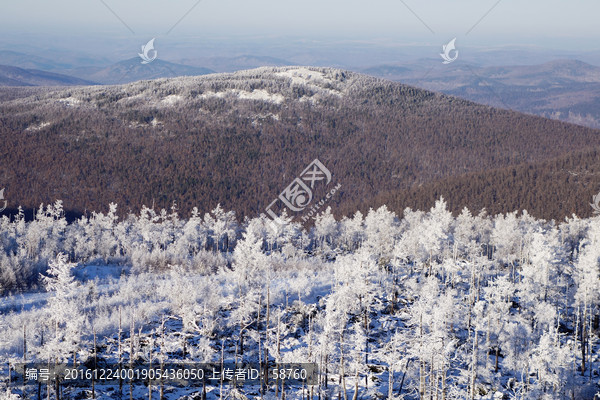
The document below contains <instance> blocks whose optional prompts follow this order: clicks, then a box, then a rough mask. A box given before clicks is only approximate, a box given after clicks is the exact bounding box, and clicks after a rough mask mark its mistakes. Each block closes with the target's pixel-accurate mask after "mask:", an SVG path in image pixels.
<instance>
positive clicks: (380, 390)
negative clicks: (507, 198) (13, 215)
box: [0, 200, 600, 400]
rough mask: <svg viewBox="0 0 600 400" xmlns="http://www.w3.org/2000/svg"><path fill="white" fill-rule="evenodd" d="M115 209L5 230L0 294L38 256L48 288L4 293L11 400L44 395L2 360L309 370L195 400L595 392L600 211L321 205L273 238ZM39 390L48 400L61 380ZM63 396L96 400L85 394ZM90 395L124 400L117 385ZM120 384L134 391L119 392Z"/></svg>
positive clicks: (190, 394)
mask: <svg viewBox="0 0 600 400" xmlns="http://www.w3.org/2000/svg"><path fill="white" fill-rule="evenodd" d="M115 212H116V206H111V211H110V212H109V213H108V214H106V215H104V214H101V213H98V214H93V216H92V217H89V218H85V219H83V220H81V221H78V222H76V223H73V224H71V225H67V224H66V223H64V218H63V217H62V216H61V215H62V212H61V208H60V204H56V205H53V206H48V208H47V209H45V210H43V212H41V213H39V214H38V217H37V218H36V220H35V221H33V222H29V223H24V222H23V221H19V220H17V221H8V220H7V218H3V219H0V224H1V225H2V230H1V231H0V232H1V233H0V243H2V245H3V249H4V253H2V256H1V257H0V266H1V267H2V270H1V272H2V274H1V276H2V279H3V281H2V282H5V281H7V280H8V279H10V278H11V277H13V276H14V279H15V280H17V281H18V280H19V279H25V278H26V277H27V274H25V273H24V272H26V271H23V270H22V268H23V267H22V266H24V265H28V264H27V263H30V265H31V266H32V268H33V267H35V268H37V267H39V265H40V263H41V260H42V258H41V257H42V256H44V255H45V256H46V257H47V261H48V263H49V269H48V270H47V271H44V278H42V279H41V280H40V281H39V282H38V283H39V284H40V285H43V287H45V288H46V290H47V291H44V292H37V293H36V292H31V293H27V294H23V295H19V296H11V297H4V298H1V299H0V315H1V318H0V366H1V367H0V368H2V371H0V374H1V377H2V378H1V379H0V386H2V385H3V386H4V387H6V386H10V387H9V390H10V391H11V392H12V393H13V394H15V395H25V396H27V397H29V398H31V397H32V396H34V397H35V396H37V386H35V385H34V386H31V385H30V386H26V387H25V392H23V390H24V389H23V386H22V385H21V384H19V383H18V382H15V381H14V379H15V378H16V372H14V371H13V373H12V374H11V378H12V379H13V381H12V383H10V384H9V380H8V365H9V364H11V365H13V366H14V365H16V364H17V363H19V362H22V361H23V360H24V359H26V360H27V361H28V362H44V363H47V362H48V361H51V362H52V363H54V362H67V363H70V364H71V365H72V364H73V362H75V364H76V365H79V366H80V367H82V368H83V365H87V366H88V367H89V366H90V365H92V364H90V363H93V360H94V359H95V360H96V363H98V364H99V365H102V366H104V367H107V366H108V367H111V366H112V367H114V366H117V365H118V364H119V362H120V361H121V362H122V363H124V364H125V365H129V362H132V363H138V364H140V363H141V364H143V365H145V364H144V363H149V362H150V361H152V365H153V366H155V367H156V366H157V365H160V364H159V361H160V360H163V361H164V362H166V363H171V362H194V363H198V362H213V363H217V364H218V365H220V363H221V362H233V363H239V364H240V365H243V364H245V363H260V364H262V365H263V368H264V366H265V360H268V363H269V368H270V369H271V370H272V369H273V366H274V365H276V364H277V363H312V364H314V365H315V366H316V367H317V368H318V370H319V373H318V380H317V382H316V383H315V384H314V385H308V386H304V387H303V386H302V385H296V386H294V385H289V384H288V385H285V384H284V385H283V389H282V385H281V383H280V384H277V382H270V383H269V384H268V385H267V386H263V388H262V391H261V387H260V386H258V385H255V386H247V385H246V386H243V387H237V388H234V387H232V386H231V385H229V384H225V385H224V386H223V387H221V386H220V384H209V385H208V386H207V388H206V398H207V399H217V398H219V399H221V400H223V399H226V398H238V399H244V398H261V397H262V398H269V399H283V398H287V399H303V400H304V399H308V398H311V399H316V398H320V399H323V400H324V399H333V398H338V399H342V398H343V399H350V398H352V399H353V400H357V399H383V398H389V399H436V400H439V399H470V398H473V399H490V400H491V399H495V400H498V399H501V398H502V399H589V400H591V399H593V397H594V394H595V393H596V392H598V391H599V386H598V384H599V380H600V377H599V371H600V369H599V366H600V358H599V350H600V340H599V332H600V331H599V327H598V321H599V317H600V308H599V298H600V217H595V218H590V219H586V220H581V219H578V218H572V219H569V220H567V221H565V222H563V223H560V224H555V223H553V222H552V223H548V222H546V221H539V220H536V219H534V218H532V217H530V216H529V215H527V214H526V213H523V214H521V215H517V214H516V213H510V214H507V215H498V216H494V217H490V216H486V215H485V214H480V215H472V214H471V213H470V212H468V211H464V212H463V213H461V215H460V216H458V217H453V216H452V215H451V214H450V213H449V212H448V211H447V209H446V206H445V203H444V202H443V201H441V200H440V201H438V202H437V203H436V205H435V206H434V207H433V208H432V209H431V210H430V211H428V212H422V211H411V210H407V211H406V212H405V215H404V218H403V219H398V218H397V217H396V216H395V215H394V214H393V213H391V212H389V211H388V210H387V209H386V208H385V207H381V208H379V209H378V210H371V211H370V212H369V213H368V214H367V215H365V216H363V215H362V214H360V213H357V214H356V215H354V216H353V217H351V218H343V219H341V220H335V219H334V218H333V216H332V215H331V213H330V211H329V210H326V211H325V212H324V213H323V214H321V215H320V216H319V217H318V218H317V220H316V223H315V227H314V229H312V230H310V231H307V230H306V229H304V228H303V227H302V226H301V225H300V224H298V223H293V222H291V219H288V220H287V222H284V223H283V225H282V226H281V227H280V228H281V229H280V230H279V231H278V232H274V231H272V230H270V226H271V225H270V223H269V222H270V221H269V220H268V219H267V218H265V217H264V216H261V217H257V218H254V219H250V220H247V221H245V223H244V224H239V223H238V222H237V221H236V220H235V216H234V214H233V213H231V212H226V211H224V210H222V209H221V208H220V207H217V208H216V209H215V210H212V211H211V212H210V213H206V214H205V215H204V216H203V217H201V216H200V215H199V213H195V214H194V215H193V216H192V217H191V218H189V219H181V218H179V216H177V215H175V214H174V213H172V214H168V213H167V212H162V213H156V212H154V211H153V210H149V209H144V210H142V213H141V215H140V216H130V217H129V218H128V219H127V220H124V221H119V220H118V218H117V217H116V214H115ZM28 249H29V250H30V249H37V250H36V251H35V252H31V251H28ZM101 260H103V261H102V262H101ZM123 265H124V267H123ZM14 266H21V267H20V268H21V269H16V268H15V267H14ZM11 268H12V269H11ZM10 272H12V274H11V273H10ZM19 274H20V275H19ZM19 277H22V278H19ZM16 283H19V282H16ZM20 283H22V282H20ZM94 340H95V341H96V342H97V346H96V347H95V348H94V345H93V344H94ZM73 360H75V361H73ZM3 390H5V389H3V388H0V392H2V391H3ZM41 390H42V393H43V394H44V396H48V395H49V396H50V398H55V387H53V386H52V385H50V386H49V387H47V386H46V385H42V386H41ZM60 390H62V398H63V399H79V398H90V397H91V392H90V390H91V387H74V386H72V385H69V384H65V383H63V384H62V385H61V389H60ZM94 390H95V396H96V397H97V398H104V399H112V398H118V397H119V395H118V394H117V392H118V391H119V388H118V385H117V384H115V385H98V386H96V387H95V389H94ZM121 390H122V396H125V397H127V396H129V395H130V392H129V391H130V387H129V385H128V384H127V383H125V384H124V385H123V387H122V389H121ZM160 392H161V385H160V383H159V382H155V384H154V385H153V386H151V387H150V388H149V387H148V386H147V385H145V384H140V383H138V384H134V385H133V386H132V387H131V396H132V398H135V399H144V398H149V396H154V398H159V397H160ZM0 396H2V395H0ZM203 396H204V395H203V388H202V385H199V384H196V385H192V386H186V387H176V386H174V385H173V384H171V383H170V382H164V385H163V398H165V399H184V398H185V399H190V398H194V399H201V398H202V397H203ZM0 398H2V397H0Z"/></svg>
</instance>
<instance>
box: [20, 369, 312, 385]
mask: <svg viewBox="0 0 600 400" xmlns="http://www.w3.org/2000/svg"><path fill="white" fill-rule="evenodd" d="M11 380H12V381H13V383H15V384H25V385H27V384H38V383H42V384H48V383H51V382H55V381H56V380H58V381H59V382H60V383H61V384H66V385H73V386H79V387H87V386H90V385H91V384H92V383H94V384H95V385H114V384H119V383H120V382H121V383H122V382H127V383H129V382H131V383H139V384H146V383H148V382H153V383H156V382H162V383H164V384H172V385H179V386H192V385H196V386H197V385H202V384H204V385H220V384H222V383H226V384H234V385H238V386H242V385H246V384H249V385H253V384H260V382H261V381H263V382H266V384H267V385H268V384H271V383H275V382H281V381H284V382H285V384H286V385H316V384H317V383H318V367H317V364H315V363H293V364H289V363H286V364H274V365H271V366H269V368H268V369H267V368H264V366H263V365H259V364H258V363H250V364H239V363H238V364H235V363H224V364H223V365H221V364H220V363H168V364H163V365H162V366H161V365H160V364H152V365H150V364H141V365H133V366H131V367H130V366H128V365H125V364H123V365H121V366H119V365H109V364H107V365H102V366H97V367H96V368H93V366H92V367H91V368H90V367H88V366H86V365H76V366H73V365H68V364H56V365H48V364H44V363H37V364H34V363H27V364H25V363H19V364H13V365H11Z"/></svg>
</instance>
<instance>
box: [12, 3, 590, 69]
mask: <svg viewBox="0 0 600 400" xmlns="http://www.w3.org/2000/svg"><path fill="white" fill-rule="evenodd" d="M0 1H2V3H0V4H1V6H0V50H3V49H4V50H17V51H22V52H25V53H29V54H37V55H43V56H48V55H49V54H52V55H53V57H54V58H57V57H60V54H61V52H71V53H73V52H79V53H80V54H82V55H83V54H88V55H92V56H93V57H103V58H105V59H106V60H107V62H108V60H112V61H115V60H118V59H123V58H129V57H135V56H136V51H137V49H139V47H140V45H141V44H143V43H146V42H147V41H148V40H149V39H150V38H156V39H157V46H160V56H161V57H163V58H164V59H171V60H184V59H185V58H186V57H188V58H193V57H196V56H197V55H198V54H201V55H211V54H212V55H219V54H223V51H224V50H225V49H228V51H229V52H230V53H233V52H235V51H234V50H235V49H236V46H237V48H238V50H239V51H238V53H240V54H247V53H249V52H254V54H263V55H272V56H276V57H292V59H294V60H297V62H307V63H318V60H319V59H320V58H319V57H320V56H317V57H314V54H312V53H311V54H310V55H311V57H308V56H306V57H305V56H303V54H302V51H307V50H306V49H309V51H311V52H313V53H318V51H319V47H318V46H319V43H323V41H329V42H328V46H329V48H326V47H323V48H322V49H321V51H322V52H323V54H324V57H322V59H323V60H325V61H324V63H327V62H328V61H329V58H327V57H326V56H327V53H328V52H330V49H331V48H335V46H337V44H336V43H337V42H336V41H339V43H341V44H340V47H344V46H345V48H346V49H350V50H353V49H355V50H356V51H363V55H362V58H363V59H367V60H368V59H369V57H371V55H366V53H364V49H365V48H366V47H368V46H369V45H372V44H374V45H376V46H379V49H380V50H377V52H373V53H372V54H374V55H375V56H377V57H379V58H380V59H381V60H382V61H384V60H389V61H394V60H395V59H396V58H399V57H400V54H401V51H400V50H401V49H402V48H403V47H405V48H411V49H412V50H410V51H412V53H411V54H413V55H414V54H417V53H418V52H419V51H420V50H419V46H421V47H425V49H426V51H425V52H424V53H423V54H425V55H427V56H433V57H437V52H438V50H439V48H440V47H441V45H442V44H444V43H447V42H448V41H449V40H450V39H452V38H453V37H457V38H458V42H457V43H459V45H460V46H461V48H466V47H467V46H472V48H478V49H480V51H485V50H486V49H492V48H494V47H496V48H498V47H501V46H511V45H527V46H531V45H535V46H541V47H543V48H545V49H550V50H554V49H556V50H562V51H563V54H558V53H557V55H556V57H563V56H564V51H573V52H576V51H579V52H587V54H588V56H589V57H595V56H594V54H596V53H595V52H593V51H596V50H599V49H600V45H598V38H600V24H598V23H597V20H598V17H599V16H600V1H597V0H568V1H567V0H500V1H498V0H454V1H450V0H372V1H369V2H367V1H358V0H344V1H342V0H304V1H302V2H298V1H289V0H200V1H198V0H172V1H168V2H167V1H164V0H163V1H158V0H143V1H142V0H120V1H119V0H53V1H47V0H19V1H12V2H9V1H7V0H0ZM282 37H285V39H281V38H282ZM232 38H233V39H232ZM287 38H289V40H288V39H287ZM269 40H270V41H271V42H269ZM277 41H279V42H278V43H279V44H277V46H279V47H278V48H275V47H274V46H275V45H265V43H275V42H277ZM299 42H302V43H303V45H302V46H299V47H298V50H297V51H296V53H294V46H296V44H297V43H299ZM223 43H227V45H223ZM313 43H314V45H313ZM348 43H350V44H348ZM254 45H256V46H257V47H254V48H252V46H254ZM258 46H263V47H258ZM265 46H267V47H265ZM268 46H271V47H268ZM311 46H312V47H311ZM361 46H363V47H362V48H361ZM386 46H387V48H389V49H390V54H391V56H388V54H387V53H386ZM411 46H412V47H411ZM232 49H233V50H232ZM398 49H400V50H398ZM415 49H416V50H415ZM481 49H483V50H481ZM287 50H290V51H287ZM344 51H345V50H344ZM394 52H396V53H394ZM192 53H195V54H192ZM65 54H66V53H65ZM394 54H398V56H397V57H396V56H395V55H394ZM405 54H408V53H405ZM462 54H463V55H465V56H466V55H467V52H463V53H462ZM417 56H420V55H419V54H417ZM417 56H415V57H417ZM65 57H66V56H65ZM71 57H72V55H71ZM352 57H353V56H352V55H351V54H348V59H349V60H350V61H348V64H352ZM395 57H396V58H395ZM574 57H579V56H577V55H576V56H574ZM355 58H356V57H355ZM497 58H499V60H497V61H495V62H497V63H500V62H501V61H502V60H501V59H500V57H497ZM304 60H306V61H304ZM373 61H375V60H373ZM517 61H518V60H517ZM343 62H344V60H341V61H340V63H343ZM506 62H513V60H510V61H509V60H507V61H506ZM0 64H2V60H0ZM84 64H85V62H84Z"/></svg>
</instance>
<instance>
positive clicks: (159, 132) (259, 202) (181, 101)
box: [0, 67, 600, 220]
mask: <svg viewBox="0 0 600 400" xmlns="http://www.w3.org/2000/svg"><path fill="white" fill-rule="evenodd" d="M0 98H1V99H3V101H2V102H1V103H0V186H2V187H6V190H5V198H6V199H7V200H8V201H9V208H11V210H9V211H11V212H12V213H13V214H14V213H16V207H17V206H19V205H21V206H23V207H24V208H25V209H26V210H28V211H29V212H30V213H31V210H33V209H34V208H37V207H39V205H40V204H42V203H44V204H48V203H53V202H54V201H55V200H57V199H61V200H63V201H64V207H65V209H66V210H68V211H69V212H74V213H75V214H78V215H81V214H84V213H85V212H86V211H89V210H104V211H107V209H106V207H107V204H109V203H110V202H111V201H115V202H117V203H118V204H119V213H120V214H119V215H120V216H124V215H126V214H127V213H128V212H129V211H133V212H137V211H139V210H140V209H141V207H142V205H146V206H148V207H152V206H153V205H154V206H155V207H156V208H169V207H170V205H171V204H172V203H173V202H174V201H175V202H176V203H177V205H178V207H179V209H180V210H181V212H182V213H183V214H184V215H186V216H189V213H190V211H191V210H192V208H193V207H198V208H199V209H204V210H206V209H212V208H214V207H215V206H216V205H217V204H218V203H220V204H221V205H222V206H223V207H224V208H226V209H232V210H236V212H237V213H238V216H240V217H243V216H250V217H253V216H256V215H258V214H259V213H260V212H264V210H265V208H266V207H267V206H268V204H269V203H270V202H271V201H272V199H273V198H275V197H276V196H277V195H278V194H279V193H280V192H281V191H282V190H283V189H284V188H285V187H286V185H288V184H289V182H290V181H291V180H293V179H294V177H296V176H297V175H298V174H299V173H300V172H301V171H302V170H303V169H304V168H305V167H306V165H308V164H309V163H310V162H311V161H312V160H314V159H315V158H318V159H319V160H320V161H321V162H322V163H323V164H324V165H326V166H327V168H328V169H329V170H330V171H331V173H332V174H333V177H334V180H335V182H336V183H339V184H341V190H340V191H339V192H338V193H337V194H336V196H335V197H334V198H333V199H332V200H331V203H330V204H331V206H332V207H333V210H334V212H335V213H337V214H340V215H341V214H342V213H349V212H352V211H353V210H352V209H353V208H354V209H356V208H355V205H356V204H357V203H360V202H361V201H364V203H363V204H369V201H370V200H369V199H372V198H373V197H374V196H387V197H390V196H391V197H390V198H392V197H398V196H399V198H408V197H407V196H408V195H406V194H405V193H411V191H412V190H425V189H417V188H419V187H420V185H424V187H429V186H427V185H428V184H433V183H432V182H435V184H436V185H437V186H436V188H439V190H438V189H436V190H435V197H433V199H432V198H430V197H428V198H427V199H428V201H432V200H434V199H435V198H437V197H438V196H439V195H444V196H446V197H447V198H448V199H449V201H451V204H452V207H459V206H465V205H470V206H473V208H474V209H479V208H482V207H486V208H488V209H493V210H494V211H497V212H509V211H512V210H514V209H524V208H529V209H530V210H531V212H532V213H533V214H534V215H535V216H537V217H543V218H546V219H550V218H555V219H557V220H562V219H563V218H564V217H565V216H568V215H570V214H571V213H572V211H573V210H575V211H577V212H578V213H579V215H582V216H587V215H590V213H591V211H590V209H589V208H586V207H587V204H588V203H589V199H588V198H589V196H590V194H591V193H597V191H598V190H600V188H598V189H594V188H593V187H592V186H590V187H585V188H581V187H577V186H574V187H575V190H576V194H577V195H578V196H579V194H585V198H582V199H581V201H580V200H579V198H577V201H578V202H579V201H580V203H581V205H579V203H577V205H576V206H571V205H572V204H574V200H573V198H569V199H561V201H567V202H570V203H569V204H570V205H569V206H568V207H562V208H561V207H555V206H552V207H550V206H549V207H547V208H545V207H540V206H535V207H531V204H532V202H531V201H530V199H532V198H538V196H539V198H552V196H553V195H554V193H553V192H552V190H553V189H551V187H550V186H548V187H546V186H544V185H539V186H538V187H535V188H533V187H530V186H528V183H526V182H525V181H520V182H517V183H516V184H518V185H520V186H521V189H520V190H521V191H519V192H518V193H519V194H518V196H517V195H516V194H515V193H517V192H514V191H513V189H512V187H511V186H509V185H507V182H506V180H495V181H494V184H493V187H494V190H495V191H496V192H497V196H496V197H497V198H503V199H511V200H510V201H509V202H506V203H502V202H498V201H497V198H496V199H494V198H493V197H490V196H488V195H484V196H480V197H479V198H478V200H477V202H476V203H473V202H472V195H471V194H468V193H467V192H466V191H462V190H455V189H454V188H453V187H452V185H451V184H449V183H447V182H451V181H446V180H447V179H463V178H461V177H465V176H478V177H480V178H478V179H480V180H481V181H482V182H483V181H485V182H488V181H489V180H490V179H492V176H491V175H486V174H487V173H488V172H489V171H501V170H502V169H503V168H511V167H514V168H516V169H517V170H519V169H520V168H522V167H521V166H522V165H532V166H533V167H532V168H538V167H537V163H540V162H546V161H548V160H552V159H556V158H558V157H564V156H566V155H567V154H569V153H577V152H589V151H594V149H596V150H595V151H597V149H598V147H599V146H600V134H599V132H598V131H596V130H592V129H588V128H584V127H580V126H575V125H569V124H565V123H560V122H557V121H552V120H547V119H544V118H540V117H534V116H529V115H523V114H519V113H515V112H510V111H505V110H499V109H494V108H491V107H487V106H482V105H478V104H475V103H471V102H468V101H465V100H461V99H458V98H454V97H449V96H445V95H441V94H437V93H433V92H428V91H425V90H419V89H416V88H412V87H409V86H405V85H402V84H398V83H392V82H388V81H384V80H379V79H375V78H369V77H366V76H363V75H358V74H354V73H351V72H346V71H341V70H335V69H329V68H304V67H281V68H261V69H257V70H251V71H242V72H239V73H234V74H215V75H208V76H201V77H187V78H175V79H159V80H154V81H141V82H136V83H132V84H128V85H122V86H102V87H100V86H99V87H84V88H69V89H61V90H50V89H42V88H40V89H37V90H34V89H17V88H13V89H1V90H0ZM590 162H595V161H594V160H593V159H592V158H590ZM578 168H582V169H585V168H586V167H585V166H583V165H581V166H578ZM494 173H497V172H494ZM469 174H471V175H469ZM472 174H475V175H472ZM521 176H522V174H519V177H521ZM558 181H563V178H562V177H558ZM540 190H541V192H540ZM396 192H397V193H399V194H396V195H395V194H393V193H396ZM390 193H391V194H390ZM316 195H317V196H318V195H320V193H318V192H317V193H316ZM565 195H569V196H570V194H567V193H565ZM401 203H402V201H392V202H391V203H390V207H392V208H393V209H394V211H396V212H398V213H401V212H402V210H403V208H404V207H406V206H407V205H409V204H401ZM424 204H425V203H424V202H420V203H419V204H417V205H416V206H419V207H420V206H423V205H424ZM500 205H503V206H502V207H500ZM504 205H506V207H504ZM573 207H575V208H574V209H573Z"/></svg>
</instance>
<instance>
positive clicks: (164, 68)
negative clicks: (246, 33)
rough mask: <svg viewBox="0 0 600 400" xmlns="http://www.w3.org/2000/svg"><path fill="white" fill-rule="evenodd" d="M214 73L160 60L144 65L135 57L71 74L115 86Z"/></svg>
mask: <svg viewBox="0 0 600 400" xmlns="http://www.w3.org/2000/svg"><path fill="white" fill-rule="evenodd" d="M214 72H215V71H213V70H211V69H208V68H201V67H191V66H188V65H182V64H175V63H171V62H168V61H164V60H161V59H160V58H158V59H156V60H154V61H152V62H150V63H149V64H142V63H141V59H140V58H139V57H134V58H130V59H128V60H124V61H120V62H118V63H116V64H112V65H110V66H108V67H105V68H78V69H75V70H73V71H72V72H71V73H72V74H73V75H75V76H78V77H80V78H83V77H86V79H91V80H93V81H95V82H100V83H102V84H108V85H114V84H124V83H130V82H135V81H140V80H148V79H158V78H175V77H179V76H197V75H206V74H210V73H214Z"/></svg>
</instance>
